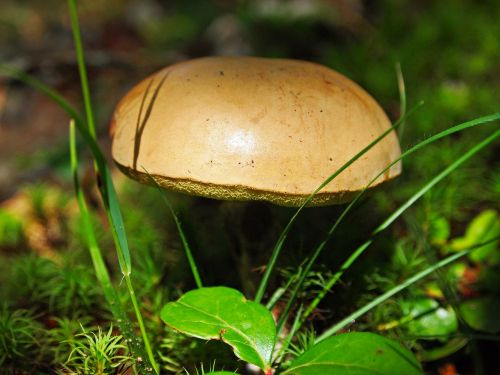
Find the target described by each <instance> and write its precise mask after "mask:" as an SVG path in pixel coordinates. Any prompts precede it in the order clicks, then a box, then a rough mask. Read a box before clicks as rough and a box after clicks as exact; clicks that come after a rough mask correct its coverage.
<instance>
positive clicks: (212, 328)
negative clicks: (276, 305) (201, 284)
mask: <svg viewBox="0 0 500 375" xmlns="http://www.w3.org/2000/svg"><path fill="white" fill-rule="evenodd" d="M161 318H162V320H163V321H164V322H165V323H166V324H167V325H168V326H170V327H171V328H173V329H175V330H177V331H179V332H182V333H184V334H186V335H189V336H193V337H197V338H200V339H205V340H213V339H215V340H223V341H224V342H226V343H227V344H229V345H231V346H232V347H233V350H234V353H235V354H236V356H237V357H238V358H241V359H242V360H244V361H246V362H249V363H252V364H254V365H256V366H258V367H259V368H261V369H262V370H264V371H266V370H269V369H270V368H271V355H272V352H273V349H274V342H275V337H276V325H275V323H274V319H273V317H272V315H271V313H270V312H269V311H268V310H267V309H266V308H265V307H264V306H262V305H260V304H258V303H256V302H253V301H248V300H247V299H245V297H244V296H243V294H241V293H240V292H239V291H237V290H235V289H231V288H226V287H210V288H200V289H196V290H192V291H190V292H188V293H186V294H184V295H183V296H182V297H181V298H179V299H178V300H177V302H170V303H167V304H166V305H165V306H164V307H163V309H162V312H161Z"/></svg>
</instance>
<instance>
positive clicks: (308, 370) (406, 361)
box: [283, 332, 422, 375]
mask: <svg viewBox="0 0 500 375" xmlns="http://www.w3.org/2000/svg"><path fill="white" fill-rule="evenodd" d="M283 374H290V375H292V374H293V375H317V374H321V375H371V374H383V375H401V374H405V375H413V374H422V369H421V367H420V365H419V363H418V362H417V360H416V359H415V356H414V355H413V354H412V353H411V352H410V351H409V350H408V349H406V348H404V347H403V346H402V345H401V344H399V343H398V342H396V341H393V340H389V339H387V338H385V337H383V336H379V335H376V334H374V333H369V332H353V333H346V334H342V335H338V336H333V337H330V338H329V339H326V340H323V341H321V342H320V343H319V344H316V345H314V346H313V347H312V348H311V349H309V350H308V351H306V352H305V353H304V354H302V355H301V356H300V357H298V358H297V359H295V360H294V361H292V363H291V366H290V367H289V368H288V369H287V370H286V371H284V372H283Z"/></svg>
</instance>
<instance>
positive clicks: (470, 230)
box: [450, 210, 500, 263]
mask: <svg viewBox="0 0 500 375" xmlns="http://www.w3.org/2000/svg"><path fill="white" fill-rule="evenodd" d="M498 236H500V217H499V215H498V213H497V212H496V211H495V210H486V211H483V212H481V213H480V214H479V215H478V216H476V217H475V218H474V219H473V220H472V222H471V223H470V224H469V226H468V227H467V230H466V231H465V235H464V236H463V237H459V238H456V239H454V240H453V241H452V242H451V244H450V246H451V249H452V250H454V251H459V250H462V249H464V248H467V247H470V246H473V245H474V244H476V243H480V242H486V241H488V240H490V239H493V238H496V237H498ZM497 245H498V242H497V241H496V242H492V243H490V244H488V245H485V246H483V247H481V248H479V249H477V250H476V251H474V252H473V253H471V255H470V259H471V260H473V261H474V262H483V261H487V262H490V263H499V262H500V254H499V253H498V251H497Z"/></svg>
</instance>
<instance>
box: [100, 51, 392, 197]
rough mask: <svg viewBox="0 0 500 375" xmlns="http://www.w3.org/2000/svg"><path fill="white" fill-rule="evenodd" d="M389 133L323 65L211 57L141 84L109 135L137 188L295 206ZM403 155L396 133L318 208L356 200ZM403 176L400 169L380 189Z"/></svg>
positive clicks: (360, 96) (346, 82)
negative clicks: (148, 186) (152, 187)
mask: <svg viewBox="0 0 500 375" xmlns="http://www.w3.org/2000/svg"><path fill="white" fill-rule="evenodd" d="M390 126H391V123H390V122H389V120H388V118H387V116H386V115H385V113H384V111H383V110H382V109H381V108H380V106H379V105H378V104H377V103H376V101H375V100H374V99H373V98H372V97H371V96H370V95H369V94H368V93H367V92H366V91H364V90H363V89H362V88H361V87H359V86H358V85H357V84H355V83H354V82H353V81H351V80H350V79H348V78H346V77H345V76H343V75H341V74H340V73H337V72H335V71H333V70H331V69H329V68H326V67H324V66H321V65H317V64H313V63H309V62H304V61H295V60H282V59H265V58H255V57H208V58H201V59H196V60H190V61H186V62H182V63H179V64H175V65H172V66H168V67H166V68H165V69H163V70H161V71H159V72H157V73H155V74H153V75H152V76H150V77H148V78H146V79H145V80H143V81H142V82H141V83H139V84H138V85H137V86H135V87H134V88H133V89H132V90H131V91H130V92H129V93H128V94H127V95H126V96H125V97H124V98H123V99H122V100H121V102H120V103H119V104H118V106H117V108H116V110H115V113H114V115H113V121H112V124H111V129H110V131H111V136H112V138H113V146H112V154H113V159H114V160H115V162H116V163H117V164H118V166H119V167H120V169H121V170H122V171H123V172H125V173H126V174H127V175H129V176H131V177H132V178H134V179H136V180H139V181H140V182H143V183H149V184H151V182H152V181H151V179H150V176H149V175H151V176H153V177H154V178H155V180H156V182H157V183H158V184H159V185H161V186H163V187H165V188H168V189H172V190H176V191H180V192H184V193H189V194H194V195H200V196H205V197H211V198H217V199H230V200H264V201H269V202H272V203H275V204H279V205H286V206H297V205H300V204H301V203H302V202H303V200H304V198H305V197H307V196H308V195H309V194H311V193H312V192H313V191H314V190H315V189H316V188H317V187H318V186H319V185H320V184H321V183H322V182H323V181H324V180H325V179H326V178H327V177H328V176H330V175H331V174H332V173H333V172H335V171H336V170H337V169H338V168H340V167H341V166H342V165H343V164H344V163H345V162H347V161H348V160H349V159H350V158H351V157H353V156H354V155H355V154H356V153H358V152H359V151H360V150H361V149H362V148H364V147H365V146H367V145H368V144H369V143H370V142H372V141H373V140H374V139H375V138H376V137H378V136H379V135H380V134H381V133H383V132H384V131H385V130H387V129H388V128H389V127H390ZM399 155H400V148H399V143H398V139H397V136H396V134H395V133H394V132H392V133H390V134H389V135H388V136H386V137H385V138H384V139H383V140H382V141H381V142H379V143H378V144H377V145H376V146H375V147H373V148H372V149H371V150H370V151H368V152H367V153H366V154H364V155H363V156H362V157H361V158H360V159H358V160H357V161H356V162H355V163H354V164H352V165H351V166H350V167H349V168H348V169H346V170H345V171H344V172H342V173H341V174H340V175H339V176H338V177H337V178H335V179H334V180H333V181H332V182H331V183H330V184H329V185H327V186H326V187H324V188H323V189H322V191H321V192H320V193H318V194H317V195H316V196H315V198H314V200H313V201H312V204H311V205H324V204H334V203H341V202H345V201H347V200H349V199H350V198H352V196H353V194H354V193H356V192H358V191H360V190H361V189H363V188H364V186H365V185H366V184H367V183H368V182H369V181H370V180H371V179H372V178H374V177H375V176H376V175H377V174H378V173H379V172H380V171H381V170H382V169H383V168H384V167H386V166H387V165H388V164H389V163H390V162H391V161H393V160H395V159H396V158H397V157H398V156H399ZM146 171H147V173H146ZM400 172H401V165H400V164H399V163H398V164H396V165H395V166H393V167H392V168H391V169H390V171H388V172H387V173H386V174H385V175H384V176H382V177H380V178H379V179H378V180H377V181H376V183H375V184H374V185H377V184H379V183H381V182H383V181H386V180H389V179H391V178H393V177H395V176H397V175H398V174H399V173H400ZM148 173H149V175H148Z"/></svg>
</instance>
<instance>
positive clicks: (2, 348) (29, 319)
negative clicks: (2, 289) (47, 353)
mask: <svg viewBox="0 0 500 375" xmlns="http://www.w3.org/2000/svg"><path fill="white" fill-rule="evenodd" d="M42 340H43V334H42V326H41V324H40V323H38V322H37V321H36V319H35V315H34V313H33V312H32V311H29V310H25V309H17V310H10V309H9V308H8V307H7V305H5V304H2V305H1V306H0V368H2V369H4V370H6V371H12V372H14V370H20V369H29V368H30V367H31V366H32V365H33V363H36V362H37V361H38V360H39V359H41V358H40V357H41V355H42V353H43V352H42V351H40V348H41V346H42V345H43V343H42ZM33 353H37V354H36V355H35V356H34V355H33Z"/></svg>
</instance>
